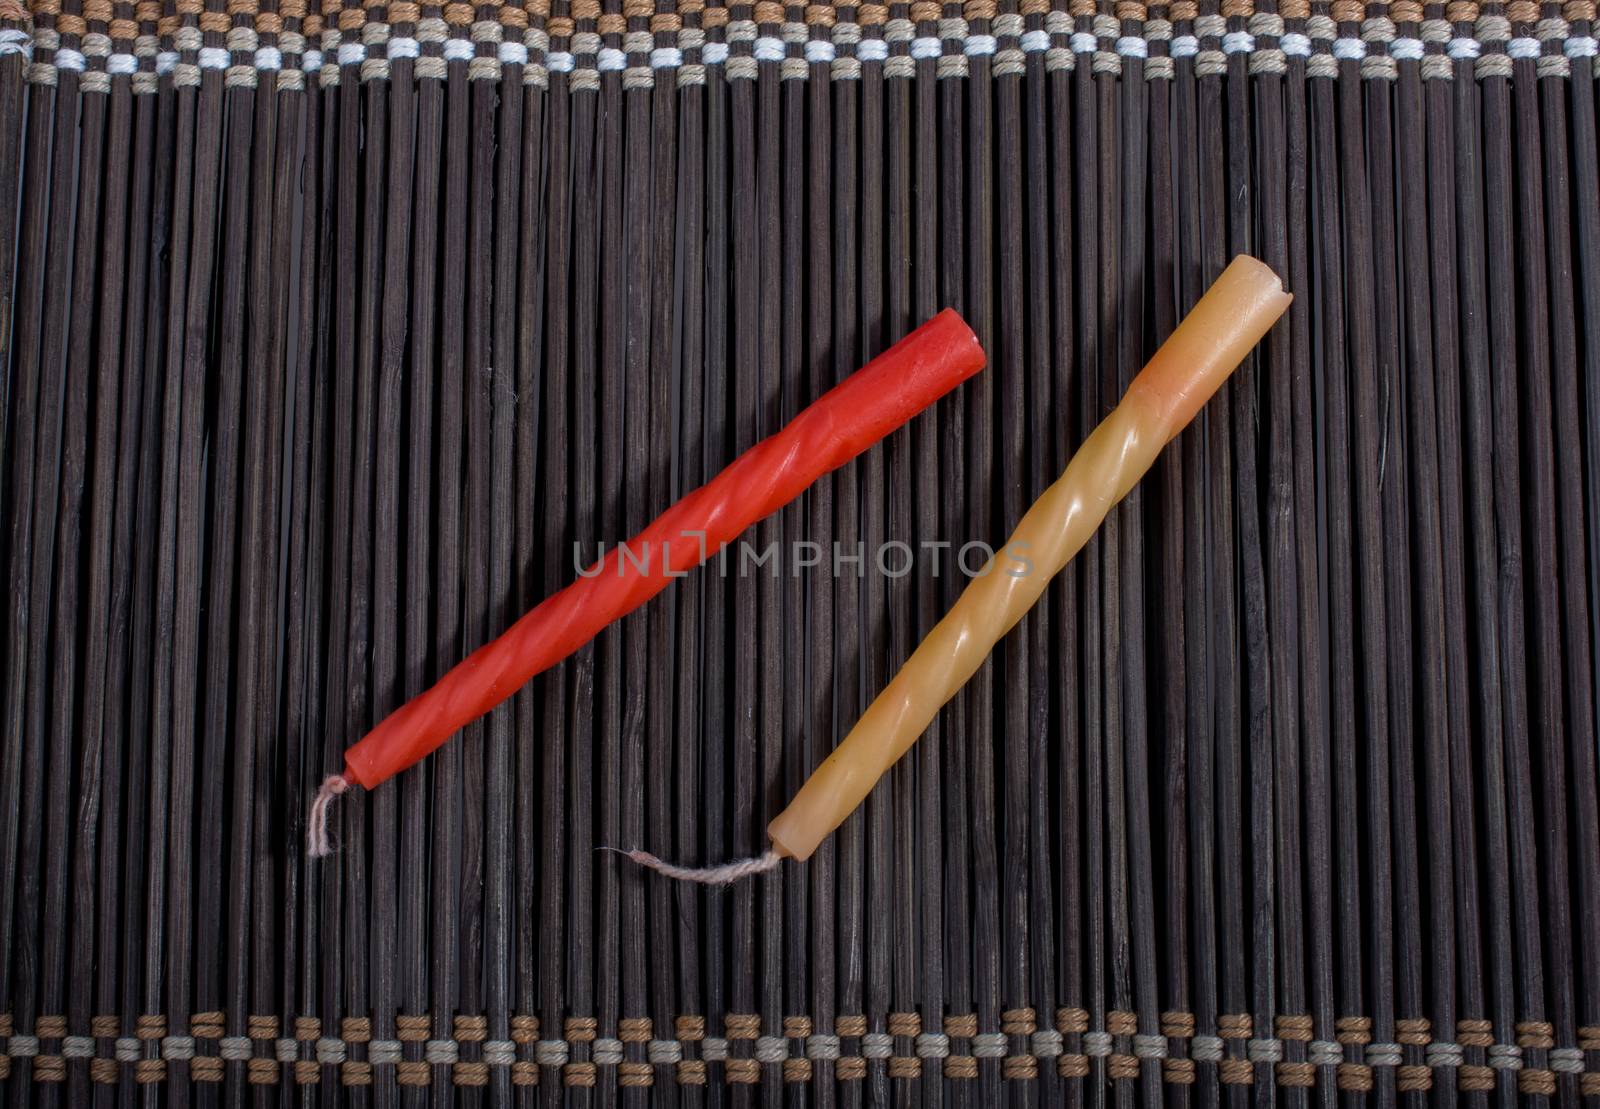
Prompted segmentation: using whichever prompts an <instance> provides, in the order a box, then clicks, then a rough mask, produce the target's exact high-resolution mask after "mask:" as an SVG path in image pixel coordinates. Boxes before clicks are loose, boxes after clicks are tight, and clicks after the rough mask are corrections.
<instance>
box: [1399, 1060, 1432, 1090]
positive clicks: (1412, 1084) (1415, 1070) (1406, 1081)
mask: <svg viewBox="0 0 1600 1109" xmlns="http://www.w3.org/2000/svg"><path fill="white" fill-rule="evenodd" d="M1395 1088H1396V1089H1398V1090H1399V1091H1400V1092H1401V1093H1403V1094H1416V1093H1422V1092H1424V1091H1426V1090H1431V1089H1433V1068H1431V1067H1423V1066H1417V1065H1415V1064H1412V1065H1408V1066H1403V1067H1400V1068H1399V1069H1398V1070H1397V1071H1396V1072H1395Z"/></svg>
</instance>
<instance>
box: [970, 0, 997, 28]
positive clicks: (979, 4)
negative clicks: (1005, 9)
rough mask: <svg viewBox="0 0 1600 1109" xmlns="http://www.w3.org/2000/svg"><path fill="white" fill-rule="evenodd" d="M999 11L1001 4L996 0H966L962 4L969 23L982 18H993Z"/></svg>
mask: <svg viewBox="0 0 1600 1109" xmlns="http://www.w3.org/2000/svg"><path fill="white" fill-rule="evenodd" d="M998 11H999V6H998V5H997V4H996V3H995V0H966V3H965V4H963V5H962V12H963V14H965V15H966V17H967V22H968V23H973V22H976V21H977V20H980V19H993V18H994V17H995V14H996V13H997V12H998Z"/></svg>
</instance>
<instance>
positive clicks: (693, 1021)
mask: <svg viewBox="0 0 1600 1109" xmlns="http://www.w3.org/2000/svg"><path fill="white" fill-rule="evenodd" d="M673 1031H674V1033H675V1034H676V1035H677V1037H678V1039H680V1040H682V1041H684V1042H685V1043H691V1044H692V1043H695V1042H696V1041H698V1040H703V1039H705V1038H706V1018H705V1017H679V1018H678V1019H677V1020H676V1021H674V1022H673Z"/></svg>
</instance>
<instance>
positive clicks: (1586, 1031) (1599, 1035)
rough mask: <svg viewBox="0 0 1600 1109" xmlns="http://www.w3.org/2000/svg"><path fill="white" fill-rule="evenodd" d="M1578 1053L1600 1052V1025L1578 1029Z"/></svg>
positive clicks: (1587, 1025) (1590, 1025)
mask: <svg viewBox="0 0 1600 1109" xmlns="http://www.w3.org/2000/svg"><path fill="white" fill-rule="evenodd" d="M1578 1050H1579V1051H1600V1024H1586V1025H1584V1026H1583V1027H1582V1028H1580V1029H1578Z"/></svg>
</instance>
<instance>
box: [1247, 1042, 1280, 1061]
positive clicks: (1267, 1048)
mask: <svg viewBox="0 0 1600 1109" xmlns="http://www.w3.org/2000/svg"><path fill="white" fill-rule="evenodd" d="M1244 1053H1245V1056H1246V1057H1247V1058H1249V1060H1250V1061H1251V1062H1252V1063H1281V1062H1283V1041H1282V1040H1276V1039H1267V1038H1263V1039H1253V1040H1247V1041H1246V1042H1245V1045H1244Z"/></svg>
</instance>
